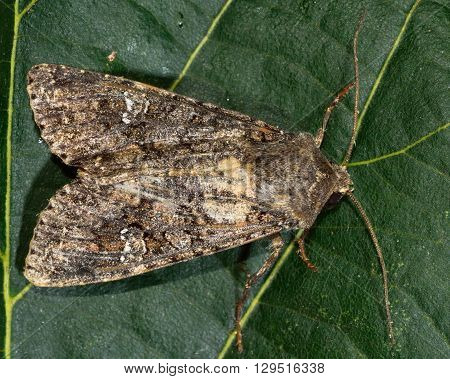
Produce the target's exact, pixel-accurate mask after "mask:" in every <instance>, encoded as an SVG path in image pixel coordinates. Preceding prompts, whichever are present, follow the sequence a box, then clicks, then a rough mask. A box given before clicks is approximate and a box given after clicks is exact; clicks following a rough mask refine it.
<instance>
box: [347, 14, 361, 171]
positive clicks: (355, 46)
mask: <svg viewBox="0 0 450 379" xmlns="http://www.w3.org/2000/svg"><path fill="white" fill-rule="evenodd" d="M365 15H366V14H365V12H363V13H362V14H361V16H360V18H359V21H358V25H356V29H355V34H354V36H353V65H354V67H355V82H354V83H355V106H354V109H353V128H352V137H351V139H350V143H349V145H348V147H347V152H346V153H345V157H344V161H343V162H342V166H346V165H347V163H348V162H349V161H350V157H351V156H352V151H353V146H355V142H356V132H357V129H358V116H359V65H358V36H359V32H360V30H361V27H362V24H363V21H364V18H365Z"/></svg>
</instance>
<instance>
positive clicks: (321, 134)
mask: <svg viewBox="0 0 450 379" xmlns="http://www.w3.org/2000/svg"><path fill="white" fill-rule="evenodd" d="M354 85H355V82H351V83H349V84H347V85H346V86H345V87H344V88H343V89H341V90H340V91H339V93H338V94H337V95H336V97H335V98H334V99H333V101H332V102H331V104H330V105H329V106H328V108H327V109H326V110H325V114H324V116H323V121H322V126H321V127H320V128H319V130H318V131H317V133H316V136H315V143H316V146H317V147H320V145H321V144H322V141H323V137H324V135H325V129H326V128H327V124H328V120H329V119H330V116H331V112H333V109H334V108H335V107H336V105H338V104H339V102H340V101H341V100H342V98H343V97H344V96H345V95H346V94H347V92H348V91H350V90H351V89H352V88H353V86H354Z"/></svg>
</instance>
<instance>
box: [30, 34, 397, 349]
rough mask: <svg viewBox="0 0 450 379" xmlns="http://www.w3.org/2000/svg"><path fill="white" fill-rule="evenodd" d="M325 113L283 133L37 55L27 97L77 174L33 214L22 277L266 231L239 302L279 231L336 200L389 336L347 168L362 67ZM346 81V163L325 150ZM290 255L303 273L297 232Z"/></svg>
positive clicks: (90, 271)
mask: <svg viewBox="0 0 450 379" xmlns="http://www.w3.org/2000/svg"><path fill="white" fill-rule="evenodd" d="M358 31H359V27H358V28H357V31H356V33H355V38H354V63H355V82H352V83H350V84H349V85H347V86H346V87H345V88H344V89H343V90H342V91H341V92H340V93H339V94H338V95H337V96H336V98H335V100H334V101H333V103H332V104H331V105H330V106H329V107H328V108H327V110H326V112H325V116H324V120H323V124H322V126H321V128H320V129H319V131H318V132H317V134H316V136H312V135H310V134H308V133H300V134H292V133H286V132H283V131H282V130H280V129H278V128H276V127H274V126H271V125H268V124H267V123H265V122H263V121H259V120H255V119H253V118H251V117H249V116H246V115H243V114H240V113H237V112H234V111H230V110H226V109H223V108H220V107H218V106H215V105H213V104H209V103H203V102H200V101H197V100H193V99H191V98H188V97H185V96H181V95H178V94H175V93H172V92H169V91H165V90H163V89H159V88H155V87H152V86H149V85H146V84H142V83H138V82H134V81H131V80H127V79H124V78H120V77H115V76H111V75H105V74H100V73H95V72H89V71H85V70H81V69H77V68H71V67H67V66H62V65H53V64H41V65H37V66H34V67H33V68H32V69H31V70H30V72H29V74H28V93H29V95H30V101H31V107H32V109H33V112H34V117H35V121H36V123H37V125H38V126H39V128H40V130H41V134H42V138H43V139H44V140H45V141H46V142H47V144H48V145H49V146H50V149H51V151H52V153H54V154H56V155H57V156H58V157H60V158H61V159H62V160H63V161H64V163H65V164H67V165H70V166H74V167H77V168H78V178H77V179H75V180H74V181H73V182H72V183H70V184H67V185H66V186H64V187H63V188H61V189H60V190H59V191H57V193H56V194H55V195H54V196H53V197H52V198H51V199H50V202H49V204H48V206H47V208H46V209H45V210H44V211H43V212H42V213H41V214H40V216H39V219H38V222H37V226H36V228H35V230H34V235H33V239H32V241H31V243H30V250H29V254H28V256H27V258H26V264H25V276H26V277H27V278H28V279H29V280H30V281H31V282H32V283H33V284H35V285H37V286H51V287H61V286H73V285H83V284H90V283H97V282H106V281H111V280H117V279H122V278H127V277H130V276H133V275H138V274H141V273H145V272H148V271H152V270H155V269H158V268H162V267H166V266H169V265H172V264H175V263H178V262H183V261H187V260H191V259H193V258H195V257H199V256H205V255H209V254H215V253H217V252H219V251H222V250H226V249H229V248H232V247H235V246H240V245H243V244H246V243H249V242H251V241H254V240H257V239H260V238H263V237H271V238H272V246H273V251H272V253H271V255H270V256H269V258H268V259H267V260H266V261H265V263H264V264H263V266H262V267H261V269H260V270H259V271H258V272H256V273H255V274H254V275H252V276H250V275H249V276H248V278H247V281H246V284H245V289H244V293H243V295H242V298H241V300H240V301H239V302H238V303H237V305H236V316H235V318H236V332H237V344H238V347H239V348H240V349H241V348H242V338H241V330H240V317H241V313H242V308H243V305H244V303H245V301H246V299H247V297H248V295H249V290H250V288H251V287H252V286H253V285H254V284H255V283H256V282H257V281H258V280H259V279H260V278H261V277H262V276H263V275H264V274H265V273H266V272H267V271H268V270H269V269H270V268H271V267H272V265H273V263H274V262H275V261H276V259H277V257H278V256H279V254H280V252H281V249H282V246H283V243H282V240H281V238H280V236H279V233H280V232H281V231H285V230H291V229H303V230H305V231H307V230H309V229H310V228H311V227H312V226H313V224H314V221H315V219H316V217H317V215H318V214H319V213H320V212H321V210H322V209H323V208H324V206H325V205H326V204H327V203H328V202H330V201H334V200H336V198H340V197H342V196H344V195H346V196H348V197H349V198H350V199H351V200H352V202H353V203H354V204H355V206H356V207H357V209H358V210H359V211H360V213H361V215H362V218H363V220H364V221H365V223H366V225H367V227H368V230H369V233H370V235H371V237H372V240H373V242H374V244H375V247H376V250H377V253H378V257H379V260H380V263H381V269H382V274H383V280H384V289H385V293H384V298H385V306H386V313H387V322H388V328H389V335H390V337H391V338H393V334H392V325H391V324H392V322H391V316H390V310H389V300H388V286H387V274H386V268H385V265H384V261H383V256H382V254H381V249H380V247H379V244H378V241H377V239H376V236H375V234H374V232H373V228H372V226H371V224H370V221H369V219H368V218H367V216H366V214H365V212H364V210H363V209H362V207H361V205H360V203H359V202H358V200H356V198H355V197H354V195H353V194H352V181H351V179H350V176H349V174H348V172H347V170H346V167H345V164H346V163H347V162H348V161H349V159H350V155H351V151H352V147H353V145H354V142H355V136H356V125H357V119H358V97H359V93H358V92H359V75H358V62H357V35H358ZM353 86H354V87H355V92H356V95H355V112H354V127H353V133H352V139H351V142H350V144H349V148H348V150H347V154H346V157H345V159H344V164H343V165H337V164H334V163H331V162H329V161H328V160H327V159H326V158H325V156H324V155H323V154H322V152H321V151H320V145H321V143H322V139H323V137H324V132H325V128H326V125H327V122H328V119H329V117H330V114H331V111H332V109H333V108H334V107H335V106H336V104H337V103H338V101H339V99H341V98H342V96H344V95H345V93H347V92H348V91H349V90H350V88H352V87H353ZM298 242H299V249H298V252H299V255H300V257H301V258H302V259H303V260H304V261H305V263H306V264H307V265H308V266H309V267H310V268H312V269H315V266H314V265H313V264H312V263H311V262H310V261H309V260H308V258H307V255H306V252H305V248H304V237H303V238H302V239H300V240H299V241H298Z"/></svg>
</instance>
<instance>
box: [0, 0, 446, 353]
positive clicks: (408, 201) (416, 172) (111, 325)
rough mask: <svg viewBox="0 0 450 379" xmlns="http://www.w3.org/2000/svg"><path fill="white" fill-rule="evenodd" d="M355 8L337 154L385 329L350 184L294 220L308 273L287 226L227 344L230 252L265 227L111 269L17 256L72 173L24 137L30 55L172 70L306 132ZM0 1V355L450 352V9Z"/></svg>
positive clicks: (345, 53)
mask: <svg viewBox="0 0 450 379" xmlns="http://www.w3.org/2000/svg"><path fill="white" fill-rule="evenodd" d="M16 5H17V6H16ZM28 5H29V6H30V7H27V6H28ZM15 6H16V17H14V10H15ZM23 9H25V10H26V13H22V15H23V16H22V17H17V15H18V14H19V12H20V11H21V10H23ZM361 9H365V11H366V13H367V16H366V20H365V22H364V25H363V29H362V31H361V33H360V46H359V62H360V70H361V103H362V112H361V125H360V129H359V134H358V138H357V144H356V148H355V150H354V154H353V157H352V160H351V164H350V173H351V175H352V178H353V181H354V185H355V194H356V196H357V197H358V198H359V199H360V200H361V202H362V203H363V205H364V207H365V208H366V210H367V213H368V214H369V216H370V218H371V219H372V221H373V224H374V225H375V229H376V231H377V234H378V237H379V239H380V243H381V246H382V247H383V250H384V255H385V260H386V263H387V266H388V269H389V275H390V283H391V284H390V291H391V302H392V311H393V319H394V323H395V333H396V337H397V344H396V346H395V347H394V348H390V346H389V343H388V340H387V333H386V326H385V316H384V309H383V304H382V282H381V276H380V272H379V265H378V262H377V259H376V254H375V250H374V249H373V246H372V244H371V241H370V239H369V237H368V234H367V231H366V230H365V229H364V225H363V222H362V220H361V219H360V217H359V216H358V215H357V213H356V212H355V210H354V209H353V207H352V206H351V205H350V203H348V202H347V201H345V200H344V201H342V202H341V204H340V205H339V206H338V207H336V208H335V209H333V210H331V211H327V212H323V214H322V215H321V216H320V218H319V220H318V221H317V223H316V225H315V228H314V229H313V230H312V231H311V233H310V234H309V237H308V240H307V249H308V252H309V255H310V258H311V260H312V261H313V262H314V263H315V264H316V265H317V266H318V267H319V270H320V271H319V273H318V274H316V273H313V272H312V271H309V270H308V269H306V267H305V266H304V265H303V264H302V263H301V262H300V261H299V259H298V258H297V257H296V256H295V254H293V249H292V245H291V248H288V250H287V252H286V253H285V254H284V255H283V258H282V260H281V261H280V262H279V263H278V264H277V266H276V267H275V270H274V271H273V272H272V273H271V274H270V275H269V276H268V277H267V278H266V279H265V280H264V281H263V283H262V285H261V286H260V287H259V288H257V289H256V290H255V291H254V292H253V295H252V298H251V299H250V301H249V304H248V306H249V308H248V309H249V311H248V312H247V314H246V317H245V327H244V343H245V351H244V353H243V354H242V355H239V354H237V352H236V350H235V348H234V345H233V340H232V336H231V337H230V338H229V333H230V330H231V329H232V327H233V313H234V304H235V301H236V299H237V298H238V296H239V295H240V292H241V289H242V285H243V279H244V275H243V274H242V272H241V271H240V269H239V266H240V265H239V264H237V263H236V262H237V260H238V259H239V258H241V259H242V258H245V257H246V256H248V255H249V256H250V257H249V259H248V260H247V266H248V268H249V269H250V270H256V268H257V267H258V265H260V264H261V262H262V261H263V260H264V257H265V256H266V255H267V253H268V244H267V241H258V242H257V243H254V244H252V245H250V246H246V247H242V248H239V249H234V250H232V251H228V252H223V253H219V254H217V255H215V256H211V257H206V258H201V259H197V260H195V261H191V262H188V263H185V264H180V265H176V266H172V267H170V268H167V269H163V270H159V271H155V272H152V273H149V274H147V275H143V276H140V277H135V278H130V279H127V280H122V281H119V282H114V283H107V284H101V285H91V286H86V287H74V288H65V289H42V288H35V287H27V281H26V279H25V278H24V277H23V274H22V271H23V262H24V259H25V256H26V254H27V249H28V244H29V242H30V240H31V237H32V231H33V228H34V226H35V223H36V220H37V215H38V213H39V212H40V211H41V210H42V209H43V208H44V207H45V206H46V204H47V202H48V199H49V198H50V197H51V196H52V195H53V194H54V193H55V191H56V190H57V189H58V188H60V187H61V186H62V185H63V184H64V183H67V182H69V181H70V180H71V178H73V175H74V173H73V170H71V169H69V168H67V167H64V166H63V165H61V164H60V163H59V162H58V161H57V160H56V159H55V157H52V156H51V155H50V153H49V150H48V147H47V146H46V145H45V143H41V141H40V140H39V133H38V130H37V127H36V126H35V124H34V122H33V118H32V113H31V109H30V107H29V101H28V96H27V94H26V73H27V71H28V70H29V69H30V67H31V66H32V65H34V64H37V63H44V62H45V63H60V64H67V65H71V66H77V67H81V68H85V69H90V70H96V71H102V72H107V73H111V74H115V75H121V76H125V77H128V78H130V79H133V80H139V81H143V82H147V83H150V84H153V85H157V86H160V87H164V88H171V87H175V88H174V90H175V91H176V92H179V93H182V94H185V95H189V96H191V97H194V98H198V99H200V100H204V101H208V102H213V103H216V104H218V105H221V106H223V107H226V108H231V109H234V110H238V111H240V112H243V113H247V114H249V115H251V116H254V117H256V118H259V119H263V120H265V121H267V122H270V123H273V124H276V125H278V126H280V127H281V128H283V129H285V130H290V131H308V132H312V133H313V132H315V131H316V130H317V128H318V126H319V125H320V123H321V119H322V115H323V110H324V109H325V108H326V106H327V105H328V104H329V103H330V101H331V100H332V98H333V96H334V94H336V93H337V92H338V91H339V90H340V89H341V88H343V87H344V86H345V85H346V84H347V83H348V82H350V81H352V79H353V65H352V50H351V49H352V48H351V42H352V35H353V31H354V27H355V25H356V23H357V20H358V18H359V14H360V12H361ZM0 17H1V18H2V19H3V20H4V21H5V22H3V20H2V22H1V23H0V25H1V29H0V33H1V34H0V41H1V57H0V86H1V87H0V88H1V91H0V102H1V104H0V125H1V140H0V143H1V154H2V155H1V157H2V158H1V166H0V168H1V172H0V175H1V179H0V195H1V199H2V201H1V212H2V217H1V221H0V228H1V230H0V232H1V234H0V235H1V241H0V242H1V245H0V249H1V253H2V268H3V270H2V271H1V272H2V274H1V275H2V276H1V279H2V282H3V298H2V302H1V309H2V313H1V316H0V322H1V325H0V333H1V337H2V340H3V341H4V343H3V349H4V355H5V356H8V357H9V356H12V357H14V358H50V357H51V358H71V357H79V358H116V357H117V358H190V357H192V358H195V357H197V358H206V357H211V358H212V357H217V356H225V357H246V358H359V357H368V358H389V357H399V358H425V357H429V358H448V357H449V355H450V354H449V346H448V334H449V327H448V320H449V314H448V306H447V304H448V302H449V291H448V272H449V264H448V246H449V237H448V236H449V220H448V218H449V215H448V212H449V209H448V206H449V204H450V202H449V200H450V199H449V194H448V185H449V163H450V162H449V158H448V149H449V133H448V129H447V127H448V122H449V119H450V114H449V113H450V108H449V104H450V101H449V100H450V99H449V93H448V85H449V80H448V78H449V77H450V75H449V71H450V70H449V62H450V59H449V58H450V56H449V50H448V46H447V44H448V39H449V30H450V25H449V13H448V7H446V5H445V3H444V2H443V1H441V2H439V1H426V0H422V1H420V0H417V1H392V2H386V1H381V0H379V1H363V2H361V1H348V0H346V1H321V2H320V3H317V2H313V1H284V2H272V1H268V0H257V1H249V0H247V1H244V0H234V1H227V2H225V3H223V2H221V1H207V2H205V1H200V0H197V1H192V0H191V1H177V2H167V1H163V0H160V1H144V0H120V1H116V2H114V6H111V2H107V1H97V2H90V1H65V0H64V1H57V2H55V1H49V0H39V1H37V2H35V1H32V2H31V3H27V2H21V1H20V2H18V3H16V2H14V1H4V0H0ZM14 21H16V25H17V29H16V30H15V29H14V25H15V24H14ZM15 38H16V42H17V52H16V54H11V51H12V47H13V45H14V39H15ZM112 51H115V52H116V53H117V56H116V59H115V60H114V61H113V62H109V61H108V59H107V57H108V55H109V54H110V53H111V52H112ZM11 70H12V72H13V76H12V78H13V79H14V83H11V81H10V72H11ZM175 85H176V86H175ZM11 86H12V87H11ZM10 95H12V97H11V96H10ZM351 97H352V96H348V97H347V98H346V99H345V100H344V101H343V103H342V104H340V105H339V107H338V108H337V109H336V110H335V112H334V113H333V115H332V119H331V122H330V124H329V127H328V130H327V133H326V137H325V141H324V144H323V149H324V151H325V153H326V154H327V155H328V157H329V158H330V159H331V160H333V161H335V162H340V161H341V159H342V157H343V154H344V152H345V149H346V146H347V143H348V140H349V137H350V128H351V124H352V106H353V99H352V98H351ZM8 117H10V118H8ZM9 131H10V132H11V134H8V133H9ZM9 148H11V150H9ZM9 175H10V176H9ZM8 177H10V179H11V180H10V181H8V180H7V179H8ZM9 204H10V206H9ZM8 236H10V240H9V239H8ZM285 237H286V240H287V241H288V240H289V239H290V238H292V237H293V234H292V233H288V234H286V235H285ZM9 241H10V244H9ZM287 245H288V242H287V243H286V246H287ZM446 246H447V248H446ZM275 274H276V275H275ZM17 294H19V296H18V297H14V296H16V295H17ZM255 299H256V300H255Z"/></svg>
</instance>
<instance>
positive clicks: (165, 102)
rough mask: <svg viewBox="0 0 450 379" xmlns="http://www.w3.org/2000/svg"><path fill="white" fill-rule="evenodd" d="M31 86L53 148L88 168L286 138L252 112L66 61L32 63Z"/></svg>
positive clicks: (98, 170) (94, 171)
mask: <svg viewBox="0 0 450 379" xmlns="http://www.w3.org/2000/svg"><path fill="white" fill-rule="evenodd" d="M28 93H29V95H30V101H31V107H32V109H33V112H34V117H35V121H36V123H37V125H38V126H39V128H40V130H41V136H42V138H43V139H44V140H45V141H46V142H47V144H48V145H49V147H50V149H51V151H52V153H53V154H56V155H57V156H59V157H60V158H61V159H62V160H63V161H64V163H66V164H67V165H71V166H76V167H79V168H82V169H83V170H84V171H86V172H89V173H90V174H91V175H97V176H102V175H111V174H113V173H114V172H117V171H124V170H126V169H128V168H133V167H136V166H138V165H139V163H140V162H144V163H145V161H149V160H153V159H155V158H157V156H158V154H161V153H164V152H166V151H167V150H170V149H173V148H176V149H177V150H180V148H181V147H185V148H186V149H187V148H191V147H195V148H196V149H197V151H198V152H199V153H202V152H204V151H202V150H201V148H203V149H204V150H207V151H210V150H211V148H215V149H217V150H224V149H226V150H228V149H230V147H232V146H236V145H237V146H239V145H240V142H241V141H248V140H253V141H255V142H258V141H271V140H282V139H284V135H283V132H281V131H280V130H279V129H278V128H275V127H273V126H270V125H268V124H266V123H265V122H263V121H256V120H254V119H252V118H251V117H249V116H247V115H243V114H240V113H238V112H234V111H229V110H224V109H222V108H219V107H217V106H215V105H213V104H209V103H202V102H199V101H197V100H194V99H191V98H188V97H185V96H181V95H178V94H175V93H173V92H169V91H165V90H163V89H160V88H156V87H152V86H150V85H147V84H143V83H139V82H134V81H131V80H128V79H124V78H119V77H116V76H110V75H107V74H106V75H105V74H101V73H96V72H90V71H85V70H80V69H77V68H72V67H68V66H61V65H51V64H41V65H37V66H34V67H32V68H31V70H30V71H29V73H28ZM230 144H231V146H230Z"/></svg>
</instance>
